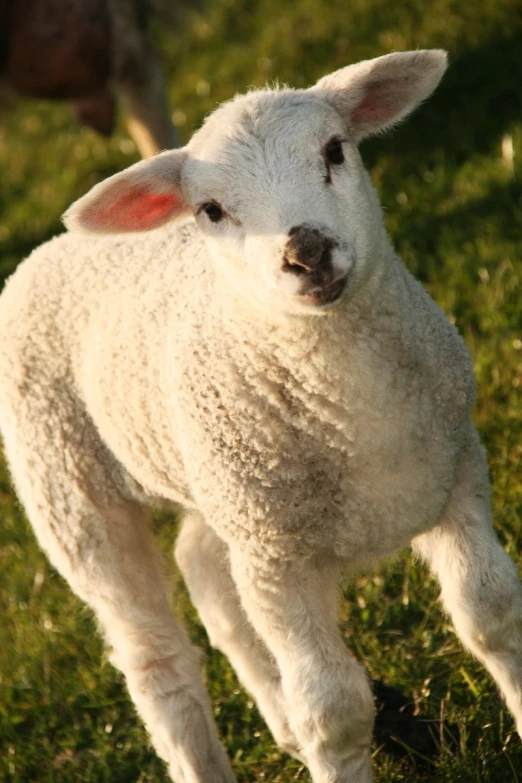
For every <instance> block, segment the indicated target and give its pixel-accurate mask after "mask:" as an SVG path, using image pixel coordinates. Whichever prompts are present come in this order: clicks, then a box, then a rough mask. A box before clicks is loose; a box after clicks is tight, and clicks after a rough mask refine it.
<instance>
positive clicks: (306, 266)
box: [283, 226, 333, 285]
mask: <svg viewBox="0 0 522 783" xmlns="http://www.w3.org/2000/svg"><path fill="white" fill-rule="evenodd" d="M288 235H289V237H290V238H289V240H288V242H287V243H286V247H285V250H284V254H283V270H284V271H285V272H292V273H293V274H295V275H306V276H307V278H309V279H310V282H312V283H314V284H315V285H320V284H325V283H329V282H331V280H332V275H333V267H332V247H333V242H332V240H331V239H330V238H329V237H327V236H325V234H323V233H322V232H321V231H319V230H318V229H317V228H310V227H309V226H294V227H293V228H291V229H290V231H289V232H288Z"/></svg>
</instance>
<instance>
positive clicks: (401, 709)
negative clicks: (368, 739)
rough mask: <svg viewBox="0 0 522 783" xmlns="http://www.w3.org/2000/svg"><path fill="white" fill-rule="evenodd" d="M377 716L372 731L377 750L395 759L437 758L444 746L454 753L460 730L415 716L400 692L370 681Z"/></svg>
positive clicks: (425, 717)
mask: <svg viewBox="0 0 522 783" xmlns="http://www.w3.org/2000/svg"><path fill="white" fill-rule="evenodd" d="M372 684H373V691H374V695H375V706H376V708H377V714H376V717H375V725H374V730H373V736H374V740H375V742H376V744H377V746H378V747H380V748H381V749H382V750H384V751H385V752H386V753H392V754H393V755H394V756H399V757H405V756H409V755H413V756H416V757H417V758H418V759H419V760H420V759H422V758H424V759H430V758H433V757H434V756H437V755H438V754H439V753H440V751H441V748H442V745H443V744H444V745H445V747H447V748H448V749H450V750H452V751H456V750H457V749H458V746H459V730H458V727H457V726H456V725H455V724H449V723H447V722H446V721H441V720H439V719H433V718H428V717H427V716H423V715H414V714H413V712H414V707H413V704H412V703H411V702H410V701H408V699H407V698H406V697H405V696H404V695H403V694H402V693H400V692H399V691H396V690H395V689H394V688H389V687H388V686H387V685H384V683H382V682H379V681H377V680H374V681H373V683H372Z"/></svg>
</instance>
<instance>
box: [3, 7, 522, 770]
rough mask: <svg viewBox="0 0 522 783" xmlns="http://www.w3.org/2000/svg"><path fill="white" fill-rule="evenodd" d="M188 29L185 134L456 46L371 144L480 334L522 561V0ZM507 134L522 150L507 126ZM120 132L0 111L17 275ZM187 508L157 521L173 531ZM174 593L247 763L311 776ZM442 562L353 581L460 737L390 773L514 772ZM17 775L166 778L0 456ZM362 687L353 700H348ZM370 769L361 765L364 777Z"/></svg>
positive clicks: (404, 679)
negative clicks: (444, 582) (405, 112)
mask: <svg viewBox="0 0 522 783" xmlns="http://www.w3.org/2000/svg"><path fill="white" fill-rule="evenodd" d="M209 5H210V6H211V7H210V10H209V11H208V12H207V13H206V14H204V15H203V14H202V15H200V16H196V17H194V18H193V19H192V20H190V21H189V22H188V24H187V26H186V27H185V29H184V30H183V31H181V30H180V31H179V33H178V34H176V35H172V34H170V35H167V34H165V33H164V32H161V31H160V38H161V41H162V46H163V49H164V52H165V58H166V67H167V70H168V76H169V83H170V85H171V90H170V91H171V98H172V103H173V106H174V107H175V108H176V114H175V117H176V120H177V122H178V123H179V125H180V131H181V133H182V134H183V135H184V136H185V138H188V137H189V136H190V134H191V133H192V131H193V129H195V128H196V127H197V126H198V125H199V123H200V122H201V120H202V118H203V117H204V116H205V114H206V113H208V112H209V111H210V110H211V109H212V108H213V107H214V106H215V105H216V103H217V102H218V101H220V100H222V99H226V98H229V97H231V96H232V95H233V94H234V93H235V92H237V91H243V90H244V89H245V88H246V87H248V86H251V85H261V84H263V83H264V82H265V81H266V80H275V79H277V80H279V81H280V82H281V83H283V82H288V83H290V84H293V85H295V86H299V87H300V86H305V85H307V84H309V83H311V82H313V81H315V80H316V79H317V78H318V77H319V76H321V75H323V74H325V73H327V72H329V71H332V70H334V69H336V68H338V67H340V66H342V65H344V64H346V63H349V62H354V61H357V60H359V59H364V58H368V57H374V56H377V55H379V54H383V53H386V52H388V51H391V50H393V49H396V50H398V49H405V48H416V47H424V46H426V47H444V48H447V49H448V50H449V52H450V59H451V63H452V65H451V69H450V71H449V72H448V75H447V77H446V78H445V79H444V81H443V84H442V85H441V87H440V89H439V90H438V92H437V93H436V95H435V96H434V97H433V99H431V100H430V101H429V102H428V103H427V104H426V105H425V106H424V107H422V108H421V109H420V110H419V111H418V113H417V114H415V115H414V116H413V117H412V118H411V119H410V120H409V121H408V122H407V123H406V124H405V125H404V126H403V127H402V128H400V129H399V130H397V131H396V132H395V133H394V134H393V135H391V136H389V137H385V138H379V139H376V140H373V141H372V142H369V143H367V144H366V145H365V146H364V148H363V156H364V157H365V159H366V161H367V164H368V166H369V168H370V170H371V172H372V176H373V180H374V182H375V184H376V186H377V188H378V190H379V192H380V194H381V197H382V201H383V205H384V207H385V211H386V220H387V225H388V228H389V231H390V233H391V236H392V238H393V241H394V243H395V245H396V247H397V249H398V251H399V252H400V254H401V255H402V257H403V259H404V260H405V262H406V264H407V265H408V267H409V268H410V269H411V270H412V271H413V272H415V274H416V275H418V276H419V277H420V278H421V280H422V281H423V283H424V284H425V285H426V287H427V289H428V290H429V291H430V293H431V294H432V295H433V296H434V297H435V299H436V300H437V301H438V302H439V303H440V304H441V306H442V307H443V308H444V309H445V310H446V312H447V313H448V315H449V316H450V317H451V318H452V319H453V320H454V322H455V323H456V324H457V326H458V327H459V329H460V330H461V331H462V333H463V334H464V336H465V339H466V341H467V344H468V346H469V348H470V350H471V352H472V355H473V359H474V363H475V369H476V372H477V377H478V382H479V399H478V404H477V408H476V422H477V424H478V427H479V429H480V432H481V435H482V438H483V440H484V442H485V444H486V446H487V448H488V451H489V457H490V465H491V472H492V477H493V480H494V506H495V524H496V527H497V530H498V533H499V536H500V538H501V540H502V543H503V544H504V546H505V547H506V549H507V551H508V552H509V553H510V555H511V556H512V557H513V558H514V559H515V560H516V561H517V563H518V564H519V566H520V564H521V557H520V552H521V544H522V534H521V520H522V472H521V457H522V439H521V437H520V435H521V427H520V421H521V419H522V395H521V387H522V329H521V326H522V319H521V304H520V301H521V292H522V286H521V282H522V261H521V250H522V240H521V238H522V179H521V178H522V163H521V161H522V90H521V88H520V75H521V74H522V9H521V6H520V2H519V0H477V2H476V3H463V2H457V1H456V0H433V2H432V3H426V2H421V0H401V2H400V3H399V4H398V3H397V2H395V1H394V0H351V2H350V3H347V2H346V0H330V2H324V1H323V2H320V0H297V2H295V3H292V4H284V3H281V2H276V0H215V2H213V3H209ZM505 137H509V138H511V139H512V142H513V145H514V150H515V157H514V170H510V168H509V167H508V166H506V165H505V162H504V161H503V157H502V140H503V139H504V138H505ZM134 160H136V153H135V151H134V149H133V145H132V144H131V143H130V142H129V141H128V140H127V138H126V136H125V134H124V132H123V131H120V132H118V134H117V135H116V136H115V137H114V138H113V139H112V140H111V141H110V142H105V141H102V140H100V139H98V138H96V137H95V136H94V135H93V134H91V133H90V132H89V131H85V130H80V129H79V128H78V127H77V126H76V124H75V122H74V119H73V117H72V114H71V113H70V111H69V109H68V108H67V107H65V106H50V105H46V104H43V103H36V102H33V103H30V102H27V103H22V104H20V105H19V106H18V108H16V109H15V110H14V111H13V112H11V113H10V114H9V115H8V116H7V117H6V118H5V122H4V124H3V127H2V128H1V129H0V171H1V172H2V176H1V177H0V277H2V278H4V277H5V276H7V275H8V274H9V273H10V272H11V271H12V270H13V269H14V268H15V266H16V264H17V263H18V262H19V261H20V260H21V259H22V258H23V257H24V256H26V255H27V254H28V253H29V252H30V251H31V250H32V248H33V247H35V246H36V245H37V244H39V243H40V242H41V241H43V240H45V239H47V238H48V237H50V236H52V235H53V234H54V233H56V232H58V231H60V230H61V228H60V222H59V216H60V214H61V213H62V212H63V210H64V209H65V208H66V206H67V205H68V204H69V203H70V202H71V201H72V200H73V199H75V198H76V197H78V196H79V195H80V194H81V193H83V192H85V191H86V190H87V189H88V188H89V187H90V186H92V185H93V184H94V183H95V182H97V181H99V180H100V179H101V178H103V177H105V176H107V175H109V174H111V173H113V172H115V171H118V170H120V169H121V168H122V167H124V166H126V165H128V164H130V163H132V162H134ZM174 527H175V526H174V523H173V520H171V519H169V518H162V519H160V520H158V530H159V538H160V541H161V543H162V546H163V547H164V548H165V550H168V549H170V548H171V546H172V541H173V538H174ZM173 581H174V584H173V595H174V596H175V598H174V604H175V607H176V609H177V611H178V612H179V614H180V615H181V617H182V618H183V619H184V620H185V622H186V624H187V626H188V627H189V629H190V633H191V634H192V636H193V638H194V640H195V641H196V642H197V643H198V644H200V645H201V646H202V647H203V648H204V650H205V652H206V671H207V677H208V681H209V688H210V692H211V696H212V699H213V703H214V707H215V712H216V720H217V723H218V726H219V730H220V732H221V735H222V737H223V738H224V741H225V743H226V745H227V748H228V751H229V754H230V756H231V757H232V759H233V764H234V768H235V771H236V774H237V777H238V779H239V780H240V781H245V782H249V781H272V783H286V782H287V781H301V782H302V783H304V782H305V781H309V777H308V773H307V772H306V771H305V770H303V769H302V767H301V766H300V765H299V764H298V763H297V762H294V761H292V760H290V759H289V758H288V757H287V756H285V755H284V754H280V753H279V752H278V751H277V749H276V748H275V747H274V745H273V743H272V741H271V738H270V736H269V734H268V732H267V730H266V728H265V726H264V724H263V721H262V720H261V718H260V716H259V714H258V712H257V710H256V708H255V706H254V705H253V704H252V701H251V700H250V698H249V696H248V695H246V694H245V693H244V692H243V691H242V689H241V688H240V686H239V685H238V683H237V680H236V679H235V676H234V674H233V673H232V671H231V669H230V667H229V666H228V663H227V662H226V661H225V660H224V659H223V658H222V657H221V656H220V655H219V654H218V653H216V652H214V651H212V650H211V649H210V648H209V645H208V642H207V639H206V636H205V633H204V631H203V629H202V628H201V626H200V625H199V623H198V620H197V617H196V615H195V613H194V611H193V610H192V608H191V607H190V604H189V602H188V600H187V598H186V595H185V593H184V591H183V587H182V585H181V584H180V580H179V577H177V576H176V575H174V576H173ZM436 597H437V590H436V587H435V585H434V584H433V582H432V581H431V580H430V578H429V577H428V576H427V574H426V572H425V570H424V569H423V568H421V567H419V566H418V565H416V564H413V563H412V561H411V559H410V557H409V556H408V555H407V554H406V555H404V556H403V557H401V558H400V559H398V560H397V561H395V562H394V563H391V564H387V565H385V566H383V567H382V568H381V569H380V570H379V571H378V572H377V573H376V574H374V575H369V576H367V577H365V578H360V579H359V580H358V581H357V582H356V584H355V585H352V586H350V587H349V588H348V589H347V592H346V600H345V601H344V602H343V604H342V607H341V614H340V617H341V624H342V628H343V632H344V634H345V636H346V640H347V644H348V645H349V647H350V648H351V649H352V650H353V651H354V652H355V653H356V655H357V656H358V657H359V658H360V659H361V660H362V661H363V662H364V663H365V665H366V666H367V668H368V670H369V671H370V673H371V674H372V676H375V677H379V678H382V679H383V680H384V681H385V682H386V683H387V684H389V685H393V686H395V687H398V688H400V689H402V690H403V691H404V692H405V693H407V694H411V695H412V696H413V697H414V698H415V699H416V700H417V702H418V704H419V706H420V708H421V709H422V711H424V712H426V713H428V714H431V715H433V716H437V715H439V713H440V711H441V709H442V710H444V712H445V714H446V716H447V717H448V719H449V720H450V721H452V722H454V723H456V724H457V725H458V726H459V729H460V751H459V753H455V752H451V751H450V750H449V749H448V748H445V749H444V750H443V753H442V754H441V757H440V758H439V759H437V760H436V761H435V762H427V763H426V762H424V763H423V762H422V760H420V759H415V758H414V757H412V758H410V759H408V760H407V761H406V762H397V761H394V760H393V759H391V758H390V757H387V756H385V755H384V754H382V753H376V756H375V770H376V773H375V774H376V780H377V781H381V782H383V783H384V781H386V783H398V782H399V781H408V782H409V783H410V782H411V781H413V780H418V781H429V782H430V783H450V782H451V783H454V782H455V781H463V782H464V783H466V782H469V783H471V782H472V783H517V781H522V747H521V744H520V741H519V739H518V738H517V736H516V734H515V733H514V730H513V723H512V720H511V717H510V716H509V714H508V713H507V711H506V710H505V709H504V707H503V705H502V703H501V701H500V699H499V697H498V695H497V692H496V690H495V688H494V686H493V685H492V683H491V681H490V679H489V678H488V677H487V676H486V674H485V673H484V671H483V670H482V669H481V667H480V666H479V665H478V664H477V663H476V662H475V661H473V660H472V659H471V658H470V657H469V656H468V655H467V654H465V653H464V652H463V651H462V649H461V647H460V645H459V643H458V641H457V640H456V637H455V636H454V634H453V631H452V629H451V627H450V625H449V624H448V622H447V620H446V619H445V618H444V617H443V615H442V614H441V612H440V610H439V608H438V605H437V602H436ZM0 620H1V622H0V780H2V781H4V780H5V781H13V783H15V782H16V783H22V781H23V783H28V782H29V781H31V782H32V781H35V782H36V781H38V782H39V783H44V781H45V782H47V781H60V782H61V781H82V783H101V782H102V781H111V783H129V782H131V781H140V783H144V782H145V781H153V780H154V781H156V780H160V779H164V776H165V772H164V767H163V765H162V763H161V762H160V761H159V760H158V759H157V758H156V756H155V754H154V753H153V751H152V750H151V747H150V745H149V743H148V740H147V736H146V734H145V732H144V730H143V728H142V727H141V724H140V722H139V720H138V719H137V718H136V715H135V713H134V710H133V708H132V706H131V704H130V702H129V699H128V697H127V694H126V691H125V687H124V684H123V683H122V680H121V678H120V677H119V675H118V674H117V673H116V672H115V670H114V669H112V667H111V666H110V665H109V664H108V663H107V662H106V661H105V659H104V657H103V654H102V645H101V643H100V641H99V638H98V636H97V634H96V631H95V627H94V623H93V621H92V618H91V616H90V614H89V613H88V612H87V611H86V610H85V609H84V608H83V607H82V606H81V605H80V603H79V602H78V601H77V600H76V599H75V598H74V596H73V595H72V594H71V592H70V590H69V589H68V588H67V586H66V585H65V584H64V583H63V581H62V580H61V579H60V577H59V576H58V575H57V574H56V573H55V572H54V571H53V570H52V568H51V567H50V566H49V565H48V564H47V563H46V560H45V558H44V557H43V555H42V554H41V553H40V552H39V550H38V547H37V545H36V543H35V540H34V537H33V535H32V533H31V532H30V529H29V527H28V524H27V522H26V520H25V518H24V516H23V512H22V510H21V509H20V507H19V506H18V505H17V504H16V501H15V500H14V496H13V494H12V491H11V489H10V487H9V481H8V476H7V472H6V469H5V467H4V466H3V465H1V464H0ZM347 708H348V706H347ZM354 783H355V782H354Z"/></svg>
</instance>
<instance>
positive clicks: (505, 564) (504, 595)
mask: <svg viewBox="0 0 522 783" xmlns="http://www.w3.org/2000/svg"><path fill="white" fill-rule="evenodd" d="M413 546H414V549H415V550H416V551H417V552H419V553H420V554H421V556H422V557H423V558H424V559H425V560H426V561H427V562H428V564H429V565H430V567H431V568H432V569H433V571H434V573H435V574H436V576H437V578H438V579H439V582H440V585H441V598H442V602H443V604H444V606H445V608H446V610H447V611H448V612H449V614H450V615H451V617H452V619H453V622H454V624H455V629H456V631H457V634H458V635H459V636H460V638H461V640H462V641H463V643H464V644H465V645H466V647H468V648H469V649H470V650H471V652H472V653H473V654H474V655H475V656H476V657H477V658H478V659H479V660H480V661H481V662H482V663H483V664H484V666H485V667H486V669H488V671H489V672H490V673H491V675H492V676H493V678H494V679H495V681H496V682H497V685H498V687H499V688H500V691H501V692H502V694H503V696H504V699H505V700H506V704H507V706H508V708H509V709H510V711H511V712H512V714H513V715H514V717H515V720H516V725H517V730H518V733H519V734H520V735H521V736H522V589H521V586H520V581H519V576H518V572H517V569H516V567H515V564H514V563H513V561H512V560H511V558H510V557H508V555H507V554H506V552H505V551H504V550H503V549H502V547H501V546H500V543H499V541H498V540H497V537H496V535H495V532H494V530H493V527H492V525H491V521H490V509H489V489H488V476H487V466H486V463H485V458H484V456H483V454H482V451H481V450H480V446H478V444H477V445H476V446H474V448H473V451H472V453H471V454H468V455H467V456H466V463H465V464H464V465H463V467H462V470H461V474H460V476H459V481H458V484H457V486H456V488H455V490H454V493H453V496H452V498H451V500H450V503H449V504H448V506H447V508H446V510H445V512H444V516H443V518H442V519H441V521H440V524H438V525H437V527H436V528H434V529H433V530H432V531H431V532H429V533H426V534H424V535H422V536H419V537H418V538H416V539H415V540H414V542H413Z"/></svg>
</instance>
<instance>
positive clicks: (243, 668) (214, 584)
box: [176, 513, 301, 759]
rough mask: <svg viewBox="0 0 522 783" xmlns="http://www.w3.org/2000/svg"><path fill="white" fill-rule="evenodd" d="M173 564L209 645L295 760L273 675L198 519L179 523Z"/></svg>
mask: <svg viewBox="0 0 522 783" xmlns="http://www.w3.org/2000/svg"><path fill="white" fill-rule="evenodd" d="M176 561H177V563H178V565H179V568H180V570H181V572H182V574H183V577H184V579H185V583H186V585H187V588H188V590H189V592H190V597H191V599H192V602H193V604H194V606H195V607H196V609H197V610H198V613H199V616H200V618H201V621H202V622H203V624H204V626H205V628H206V629H207V633H208V635H209V638H210V641H211V643H212V645H213V646H214V647H216V648H217V649H219V650H221V652H223V653H224V654H225V655H226V656H227V657H228V659H229V661H230V663H231V664H232V666H233V667H234V669H235V670H236V673H237V675H238V677H239V679H240V680H241V682H242V683H243V685H244V686H245V688H246V689H247V690H248V691H249V692H250V693H251V694H252V695H253V696H254V698H255V700H256V702H257V705H258V707H259V709H260V711H261V714H262V715H263V717H264V718H265V720H266V722H267V724H268V727H269V728H270V730H271V732H272V734H273V736H274V739H275V741H276V742H277V744H278V745H279V746H280V747H281V748H283V749H284V750H286V751H287V752H288V753H290V754H291V755H292V756H295V757H296V758H299V759H301V756H300V754H299V748H298V745H297V741H296V739H295V737H294V735H293V733H292V732H291V730H290V727H289V725H288V720H287V717H286V705H285V699H284V697H283V692H282V689H281V677H280V674H279V671H278V669H277V667H276V665H275V663H274V661H273V659H272V658H271V656H270V654H269V653H268V651H267V649H266V647H265V645H264V644H263V642H262V641H261V639H260V638H259V636H258V635H257V634H256V633H255V631H254V629H253V628H252V626H251V625H250V623H249V621H248V620H247V617H246V615H245V613H244V611H243V609H242V607H241V604H240V601H239V596H238V594H237V590H236V586H235V584H234V582H233V580H232V576H231V574H230V568H229V557H228V548H227V546H226V545H225V544H224V543H223V542H222V541H221V539H220V538H218V536H217V535H216V534H215V533H214V531H213V530H212V529H211V528H210V527H209V526H208V525H207V524H206V523H205V521H204V519H203V517H201V516H200V515H199V514H196V513H192V514H190V515H188V516H187V517H186V518H185V519H184V520H183V526H182V528H181V532H180V534H179V536H178V540H177V542H176Z"/></svg>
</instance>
